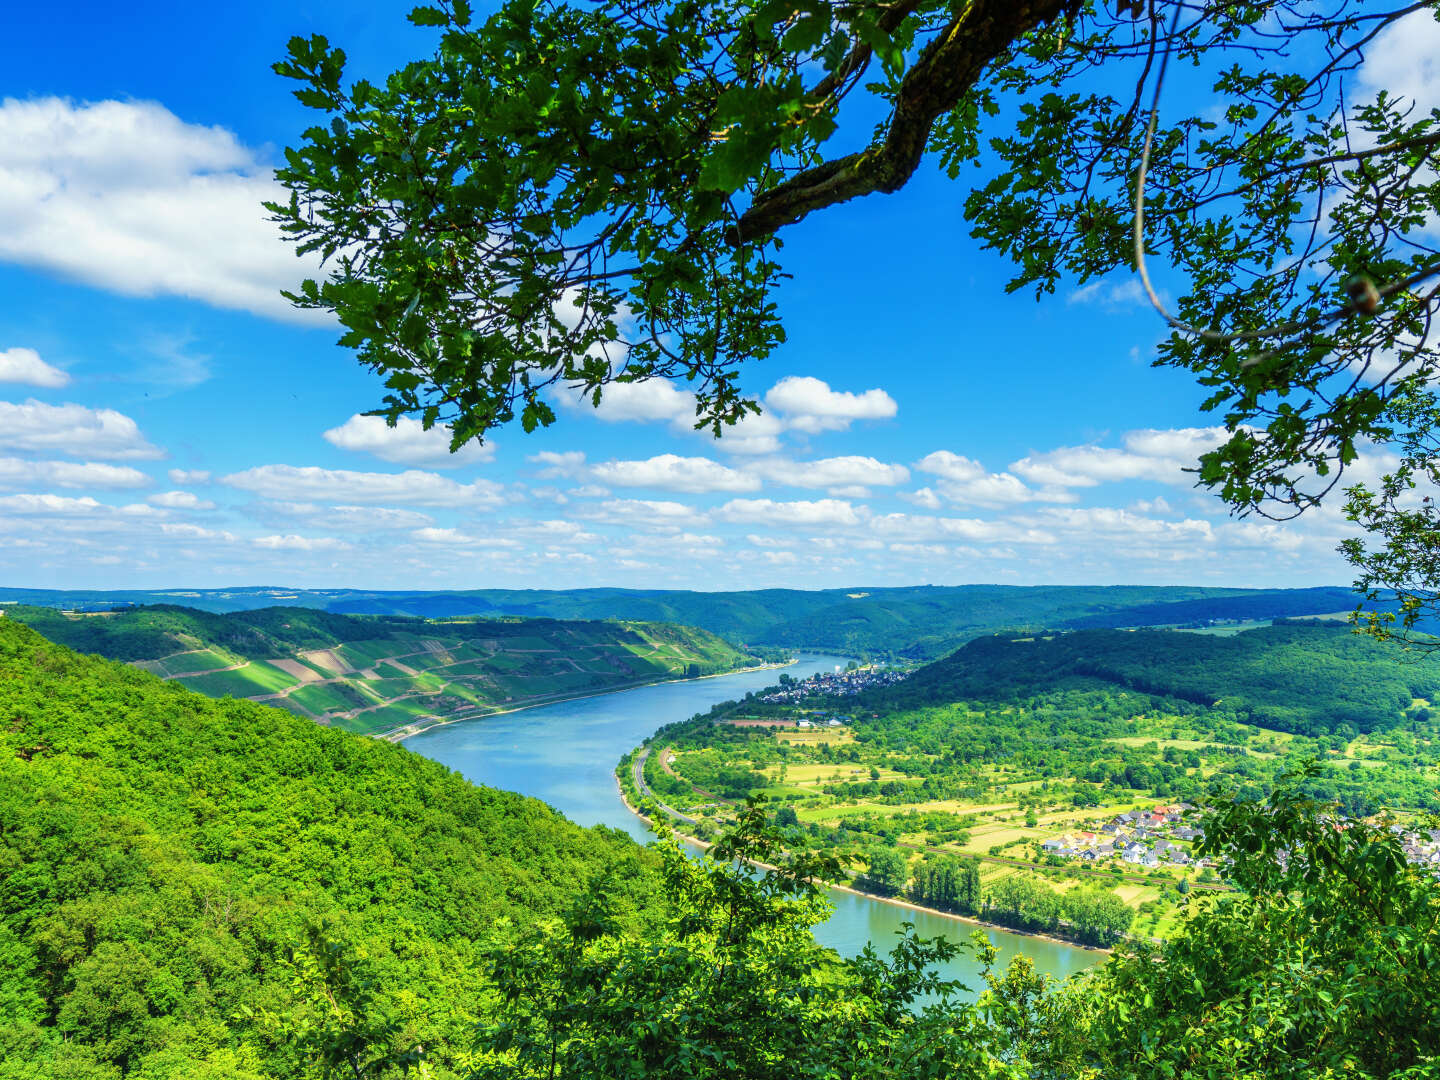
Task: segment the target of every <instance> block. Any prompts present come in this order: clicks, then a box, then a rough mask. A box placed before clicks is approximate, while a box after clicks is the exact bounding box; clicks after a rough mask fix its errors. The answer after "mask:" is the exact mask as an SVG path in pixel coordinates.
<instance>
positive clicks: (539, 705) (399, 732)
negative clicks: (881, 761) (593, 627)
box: [373, 657, 799, 743]
mask: <svg viewBox="0 0 1440 1080" xmlns="http://www.w3.org/2000/svg"><path fill="white" fill-rule="evenodd" d="M798 662H799V661H798V658H795V657H792V658H791V659H789V660H787V661H785V662H784V663H783V664H752V665H751V666H750V667H743V668H734V669H733V670H731V671H716V672H712V673H711V674H709V675H690V676H681V677H679V678H673V679H640V680H637V681H635V682H630V683H626V684H625V685H624V686H611V687H608V688H607V689H604V690H596V691H594V692H593V693H592V692H586V693H580V694H563V693H562V694H555V695H552V696H549V697H545V698H537V699H536V700H534V701H527V702H526V703H525V704H524V705H514V706H511V707H510V708H505V709H490V710H487V711H486V712H477V713H470V714H468V715H466V716H451V717H439V716H437V717H435V718H434V719H433V721H432V722H428V723H427V722H416V723H413V724H406V725H404V726H403V727H398V728H392V729H391V730H390V731H384V732H381V733H380V734H378V735H375V736H373V738H376V739H382V740H384V741H385V742H392V743H398V742H404V741H405V740H406V739H409V738H412V737H414V736H416V735H420V734H422V733H423V732H426V731H434V730H435V729H436V728H442V727H448V726H449V725H451V724H459V723H463V722H465V721H466V720H487V719H489V718H490V717H493V716H508V715H510V714H512V713H518V712H525V711H526V710H527V709H543V708H546V707H547V706H550V705H563V704H564V703H565V702H567V701H588V700H589V699H591V698H602V697H608V696H609V695H611V694H623V693H626V692H627V691H630V690H640V689H642V688H644V687H646V686H664V685H666V684H667V683H692V682H700V681H702V680H704V679H725V678H729V677H730V676H732V675H745V674H748V673H751V672H756V671H769V670H772V669H774V670H779V669H780V668H787V667H794V666H795V664H796V663H798Z"/></svg>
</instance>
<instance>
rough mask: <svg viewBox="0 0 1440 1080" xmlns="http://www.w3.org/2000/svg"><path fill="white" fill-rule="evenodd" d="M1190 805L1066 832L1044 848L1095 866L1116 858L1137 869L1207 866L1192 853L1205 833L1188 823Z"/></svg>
mask: <svg viewBox="0 0 1440 1080" xmlns="http://www.w3.org/2000/svg"><path fill="white" fill-rule="evenodd" d="M1190 809H1191V806H1190V804H1189V803H1176V804H1175V805H1174V806H1155V807H1151V808H1150V809H1148V810H1130V811H1127V812H1126V813H1123V814H1116V815H1115V816H1114V817H1113V818H1111V819H1110V820H1109V821H1107V822H1105V823H1104V824H1102V825H1100V826H1098V827H1096V828H1095V829H1093V830H1088V829H1087V830H1081V831H1079V832H1071V833H1065V834H1063V835H1061V836H1054V837H1051V838H1050V839H1049V840H1046V841H1045V842H1044V843H1043V844H1041V845H1040V847H1041V850H1043V851H1044V852H1045V853H1046V854H1047V855H1057V856H1059V857H1060V858H1062V859H1078V860H1080V861H1081V862H1087V863H1095V862H1103V861H1105V860H1108V859H1116V860H1119V861H1120V862H1123V863H1129V864H1131V865H1133V866H1144V867H1153V866H1203V865H1205V860H1203V859H1199V860H1197V859H1196V858H1195V857H1194V856H1193V855H1191V854H1190V850H1189V848H1188V847H1184V846H1182V844H1189V843H1191V842H1193V841H1195V840H1199V839H1201V838H1202V837H1203V836H1204V833H1203V832H1202V831H1201V830H1200V829H1199V828H1197V827H1196V826H1194V825H1191V824H1188V823H1186V822H1185V821H1184V815H1185V812H1186V811H1187V810H1190Z"/></svg>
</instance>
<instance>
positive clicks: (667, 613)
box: [0, 585, 1358, 659]
mask: <svg viewBox="0 0 1440 1080" xmlns="http://www.w3.org/2000/svg"><path fill="white" fill-rule="evenodd" d="M1357 600H1358V598H1357V597H1356V596H1355V594H1353V593H1351V592H1350V591H1349V590H1347V589H1340V588H1313V589H1216V588H1198V587H1190V586H1148V585H1147V586H1130V585H1122V586H1091V585H1079V586H1050V585H1045V586H1030V587H1022V586H1013V585H958V586H929V585H926V586H915V587H904V588H869V587H854V588H845V589H818V590H799V589H756V590H752V591H745V592H683V591H671V590H636V589H572V590H557V591H546V590H535V589H531V590H507V589H479V590H472V591H467V592H383V591H367V590H361V589H339V590H305V589H289V590H286V589H274V588H238V589H200V590H183V591H173V590H172V591H170V592H149V593H146V592H63V593H62V592H53V591H45V590H25V589H4V588H0V602H7V603H10V602H19V603H24V604H37V605H44V606H47V607H62V606H64V607H77V608H82V609H83V608H85V607H87V606H107V605H111V604H115V603H141V604H155V603H183V604H186V605H188V606H190V607H193V608H201V609H204V610H206V611H217V612H225V611H238V610H244V609H249V608H255V607H262V606H265V605H270V604H276V603H284V604H286V605H289V606H292V607H308V608H316V609H321V610H325V611H330V612H337V613H344V614H369V615H408V616H413V617H420V618H451V617H456V616H465V617H476V616H479V617H485V618H494V617H499V616H513V617H522V618H548V619H616V618H618V619H636V620H646V621H652V622H655V621H658V622H671V623H682V624H685V625H688V626H698V627H702V628H704V629H706V630H709V631H711V632H712V633H715V634H719V635H721V636H722V637H724V638H726V639H727V640H729V641H730V642H732V643H735V644H742V645H748V646H752V647H754V646H758V647H767V648H782V649H795V648H814V649H824V650H828V651H831V652H843V653H848V654H851V655H859V656H887V655H893V656H907V657H911V658H916V659H934V658H937V657H940V656H943V655H944V654H945V653H947V652H949V651H950V650H951V649H954V648H955V647H956V646H957V645H960V644H963V643H964V642H966V641H969V640H970V639H972V638H975V637H978V636H980V635H982V634H989V633H995V632H997V631H1000V630H1014V629H1022V628H1034V627H1065V628H1070V629H1083V628H1088V627H1094V626H1116V627H1120V626H1166V625H1177V624H1178V625H1185V624H1190V623H1210V622H1215V621H1220V622H1230V623H1233V622H1237V621H1244V620H1268V619H1273V618H1277V617H1291V616H1300V615H1323V614H1331V613H1334V612H1343V611H1349V610H1351V609H1353V608H1354V607H1355V605H1356V603H1357Z"/></svg>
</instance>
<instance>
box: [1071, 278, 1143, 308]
mask: <svg viewBox="0 0 1440 1080" xmlns="http://www.w3.org/2000/svg"><path fill="white" fill-rule="evenodd" d="M1145 302H1146V296H1145V287H1144V286H1143V285H1141V283H1140V279H1139V278H1138V277H1125V278H1121V279H1119V280H1116V279H1114V278H1111V279H1108V280H1102V281H1092V282H1090V283H1089V284H1086V285H1082V286H1081V287H1080V288H1078V289H1076V290H1075V291H1074V292H1072V293H1071V294H1070V295H1069V296H1068V297H1067V298H1066V303H1069V304H1098V305H1100V306H1101V307H1106V308H1120V307H1134V306H1136V305H1138V304H1143V303H1145Z"/></svg>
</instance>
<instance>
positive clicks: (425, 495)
mask: <svg viewBox="0 0 1440 1080" xmlns="http://www.w3.org/2000/svg"><path fill="white" fill-rule="evenodd" d="M221 483H224V484H228V485H230V486H231V487H235V488H239V489H240V490H242V491H249V492H252V493H253V494H256V495H260V496H262V497H264V498H267V499H277V500H280V501H283V502H291V501H293V502H336V503H340V502H345V503H356V504H366V503H397V504H399V505H401V506H450V507H459V506H468V507H474V506H491V507H493V506H498V505H499V504H500V503H501V502H503V501H504V499H503V495H502V490H501V487H500V485H499V484H496V483H493V482H492V481H489V480H476V481H474V482H472V483H469V484H461V483H457V482H456V481H454V480H451V479H450V478H449V477H446V476H440V475H439V474H437V473H431V472H421V471H419V470H416V469H409V470H407V471H405V472H402V473H369V472H351V471H349V470H347V469H321V468H318V467H317V466H314V465H303V466H297V465H259V466H256V467H255V468H253V469H245V470H244V471H242V472H237V473H231V474H230V475H229V476H225V477H222V478H221Z"/></svg>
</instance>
